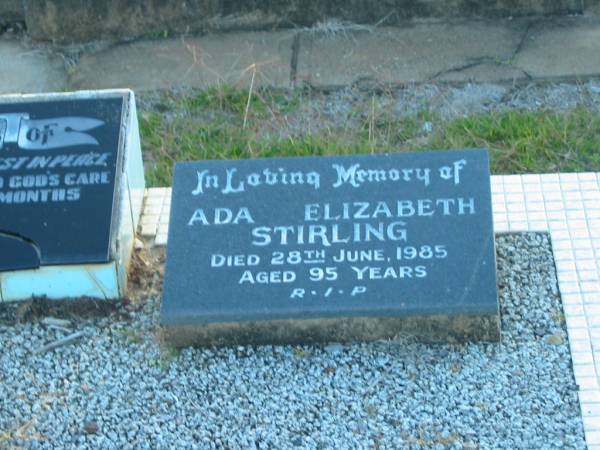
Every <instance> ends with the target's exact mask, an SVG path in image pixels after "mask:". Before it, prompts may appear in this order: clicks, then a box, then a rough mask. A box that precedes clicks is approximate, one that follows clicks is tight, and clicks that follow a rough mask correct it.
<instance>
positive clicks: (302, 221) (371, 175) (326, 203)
mask: <svg viewBox="0 0 600 450" xmlns="http://www.w3.org/2000/svg"><path fill="white" fill-rule="evenodd" d="M169 227H170V228H169V240H168V249H167V264H166V274H165V285H164V295H163V303H162V311H161V321H162V324H163V326H164V327H165V331H166V333H167V335H169V336H171V337H173V339H172V340H174V341H175V342H181V343H192V342H195V341H194V338H193V337H191V336H194V335H195V336H196V338H197V339H196V341H197V342H198V343H217V344H219V343H224V344H227V343H241V342H255V343H263V342H264V343H279V342H295V341H316V340H320V339H326V340H351V339H353V338H357V337H358V338H365V336H366V337H367V338H368V337H373V338H375V339H377V338H381V337H385V336H388V337H389V336H391V335H393V334H394V332H398V331H402V330H411V331H416V333H417V334H420V333H419V328H423V327H424V328H426V329H427V330H425V332H423V333H422V334H423V335H424V337H425V339H428V337H427V335H428V334H429V335H430V336H429V337H430V338H431V340H444V339H443V337H442V338H441V339H440V335H441V334H444V333H445V331H444V330H443V328H444V327H445V326H446V325H447V324H448V323H449V322H447V320H448V319H447V318H448V317H450V319H449V320H450V322H451V323H450V325H448V326H450V328H451V330H450V331H449V333H450V334H452V336H453V337H452V339H454V338H456V339H461V338H462V337H464V338H466V339H470V338H482V339H491V340H494V339H497V338H498V337H499V329H498V301H497V293H496V266H495V252H494V235H493V225H492V210H491V193H490V175H489V163H488V153H487V151H485V150H465V151H440V152H421V153H394V154H386V155H370V156H355V157H310V158H283V159H266V160H241V161H200V162H186V163H177V164H176V166H175V173H174V185H173V194H172V209H171V217H170V225H169ZM453 317H454V318H461V319H460V320H459V319H456V320H454V321H453V319H452V318H453ZM369 318H375V320H376V322H373V321H371V322H369ZM411 318H424V321H421V322H419V320H421V319H418V320H417V319H415V320H417V321H416V322H415V321H412V322H411ZM426 318H433V322H427V320H426ZM470 318H484V320H483V322H477V320H475V321H471V320H470ZM336 319H339V320H338V321H337V322H336ZM363 319H364V320H363ZM386 319H391V322H390V321H388V322H389V323H388V322H386ZM395 319H399V321H394V320H395ZM319 320H321V321H324V322H323V323H324V324H325V328H326V329H329V330H330V331H329V332H328V331H322V330H321V331H319V329H318V323H319ZM377 320H379V321H378V322H377ZM445 321H446V322H445ZM461 321H462V322H461ZM269 323H270V324H275V325H276V327H275V328H274V329H272V330H270V329H269V328H268V324H269ZM374 323H375V324H374ZM482 323H483V324H482ZM415 324H416V325H415ZM444 324H446V325H444ZM461 324H462V325H461ZM463 325H464V327H465V328H466V329H464V330H461V327H462V326H463ZM481 326H482V327H483V328H485V329H484V330H479V329H477V328H478V327H481ZM353 327H358V328H360V330H359V331H358V332H357V333H353V332H352V328H353ZM427 331H429V333H428V332H427Z"/></svg>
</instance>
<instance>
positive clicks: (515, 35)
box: [0, 17, 600, 93]
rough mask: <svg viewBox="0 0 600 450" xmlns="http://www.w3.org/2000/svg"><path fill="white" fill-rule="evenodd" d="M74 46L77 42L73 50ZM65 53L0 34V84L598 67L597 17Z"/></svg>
mask: <svg viewBox="0 0 600 450" xmlns="http://www.w3.org/2000/svg"><path fill="white" fill-rule="evenodd" d="M72 54H74V52H73V49H71V51H70V55H72ZM76 54H78V55H79V56H78V57H77V58H72V57H61V56H60V55H61V53H60V52H58V51H56V52H54V53H52V52H50V51H49V50H48V49H45V48H43V47H32V46H30V45H29V46H28V45H26V44H25V43H23V42H19V41H17V40H9V39H3V38H2V37H0V61H3V62H4V61H8V62H9V63H8V64H1V65H0V81H1V82H0V93H10V92H35V91H52V90H55V91H56V90H73V89H97V88H116V87H129V88H132V89H134V90H138V91H139V90H153V89H167V88H177V87H182V86H191V87H206V86H210V85H215V84H219V83H229V84H234V85H236V84H237V85H240V86H248V85H249V83H251V80H252V78H253V77H254V83H255V85H270V86H276V87H293V86H298V85H301V84H303V83H307V84H310V85H311V86H313V87H317V88H331V87H338V86H345V85H349V84H359V85H360V84H366V86H367V87H369V86H373V85H377V84H378V83H383V84H385V85H392V86H393V85H397V84H406V83H420V82H468V81H475V82H478V81H479V82H511V83H512V82H526V81H528V80H531V79H562V78H569V79H574V78H575V79H586V78H589V77H596V76H600V18H598V17H566V18H559V19H518V20H517V19H515V20H508V19H506V20H494V21H487V20H486V21H483V20H482V21H473V20H471V21H458V22H451V23H448V22H446V23H432V22H419V23H417V22H410V23H406V24H405V25H404V26H400V27H368V26H359V25H351V26H342V25H341V24H339V23H337V24H336V23H335V22H331V23H329V24H327V25H324V26H320V27H317V28H312V29H304V30H288V31H274V32H248V33H232V34H223V35H207V36H204V37H185V38H184V37H181V38H173V39H164V40H145V41H134V42H130V43H125V44H119V45H113V46H109V47H106V48H103V49H100V50H96V51H90V50H87V51H86V50H83V51H82V52H80V53H76Z"/></svg>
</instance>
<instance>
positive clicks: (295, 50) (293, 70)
mask: <svg viewBox="0 0 600 450" xmlns="http://www.w3.org/2000/svg"><path fill="white" fill-rule="evenodd" d="M299 54H300V33H296V34H294V40H293V41H292V58H291V61H290V86H291V87H296V78H297V75H298V56H299Z"/></svg>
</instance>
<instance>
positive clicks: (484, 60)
mask: <svg viewBox="0 0 600 450" xmlns="http://www.w3.org/2000/svg"><path fill="white" fill-rule="evenodd" d="M482 64H497V65H500V63H499V62H498V61H497V60H496V59H495V58H492V57H490V56H481V57H478V58H473V59H471V60H470V62H467V63H465V64H462V65H460V66H454V67H450V68H449V69H444V70H440V71H439V72H437V73H435V74H433V75H432V76H430V77H429V78H427V81H428V82H431V81H435V80H436V79H437V78H439V77H441V76H442V75H447V74H449V73H457V72H462V71H463V70H467V69H471V68H473V67H477V66H480V65H482Z"/></svg>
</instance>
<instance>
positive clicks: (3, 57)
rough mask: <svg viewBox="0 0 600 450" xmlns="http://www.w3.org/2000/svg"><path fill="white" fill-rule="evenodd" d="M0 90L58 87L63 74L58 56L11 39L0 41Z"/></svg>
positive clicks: (14, 90)
mask: <svg viewBox="0 0 600 450" xmlns="http://www.w3.org/2000/svg"><path fill="white" fill-rule="evenodd" d="M0 61H1V63H0V94H11V93H33V92H51V91H62V90H64V89H65V86H66V80H67V75H66V72H65V69H64V64H63V61H62V59H61V58H59V57H57V56H53V55H50V54H48V53H46V52H44V51H43V50H37V49H31V48H26V47H24V46H22V45H21V44H19V43H18V42H15V41H8V40H6V41H5V40H2V41H0Z"/></svg>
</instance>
